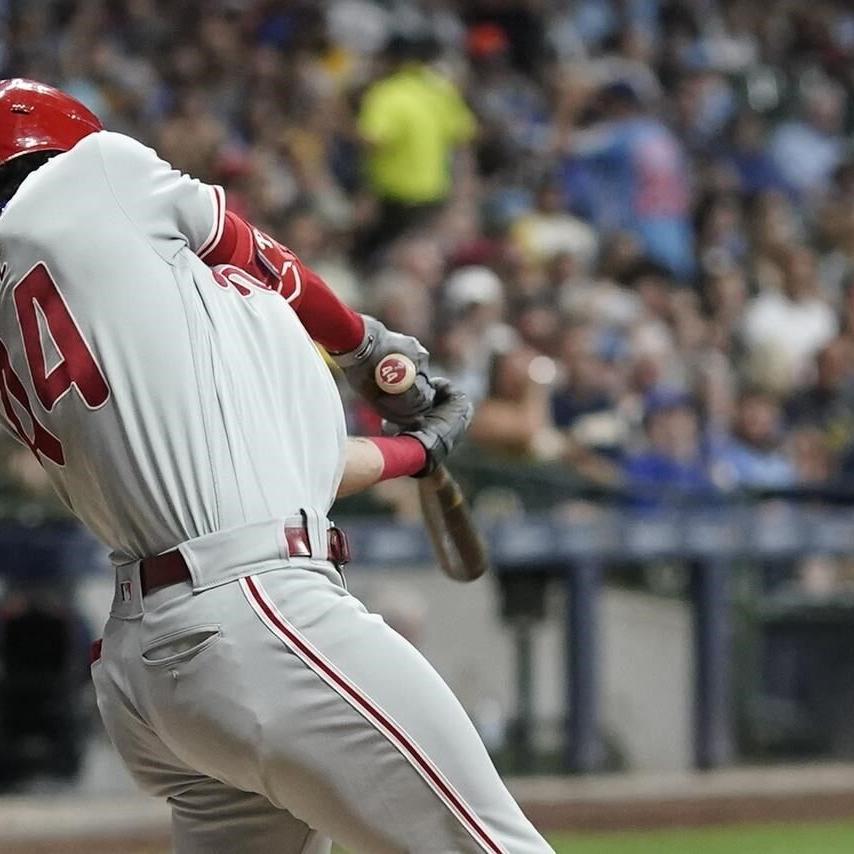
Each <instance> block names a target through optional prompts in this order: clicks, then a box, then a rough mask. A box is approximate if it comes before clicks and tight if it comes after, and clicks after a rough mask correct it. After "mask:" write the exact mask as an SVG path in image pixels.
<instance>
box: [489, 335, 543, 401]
mask: <svg viewBox="0 0 854 854" xmlns="http://www.w3.org/2000/svg"><path fill="white" fill-rule="evenodd" d="M537 357H538V354H537V353H536V352H535V351H534V350H531V349H530V348H528V347H516V348H515V349H513V350H510V351H509V352H507V353H501V354H498V355H496V356H495V358H494V361H493V366H492V387H491V389H490V394H491V396H493V397H498V398H501V399H502V400H522V399H523V398H525V396H526V394H527V393H528V391H529V390H530V389H531V387H532V386H533V385H535V382H534V380H533V379H532V377H531V363H532V362H533V361H534V360H535V359H536V358H537Z"/></svg>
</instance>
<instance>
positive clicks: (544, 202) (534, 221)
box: [512, 175, 596, 270]
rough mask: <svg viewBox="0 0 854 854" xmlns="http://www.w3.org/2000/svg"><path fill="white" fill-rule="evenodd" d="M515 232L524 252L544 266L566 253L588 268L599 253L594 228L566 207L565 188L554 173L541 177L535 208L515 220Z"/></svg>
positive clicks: (517, 241) (580, 265) (581, 266)
mask: <svg viewBox="0 0 854 854" xmlns="http://www.w3.org/2000/svg"><path fill="white" fill-rule="evenodd" d="M512 235H513V240H514V242H515V243H516V245H517V246H518V247H519V249H520V250H521V251H522V253H523V254H524V255H526V256H527V257H528V258H529V259H530V260H532V261H534V262H535V263H537V264H539V265H541V266H545V265H547V264H549V263H550V262H551V261H553V260H554V258H555V257H556V256H558V255H560V254H565V255H569V256H571V257H572V258H573V260H574V261H575V262H576V263H577V265H578V267H580V268H581V269H583V270H586V269H589V268H590V266H591V265H592V263H593V261H594V259H595V256H596V234H595V232H594V231H593V229H592V228H591V227H590V226H589V225H588V224H587V223H585V222H584V221H582V220H580V219H579V218H578V217H575V216H572V215H571V214H570V213H569V212H568V211H567V209H566V203H565V200H564V198H563V188H562V186H561V185H560V183H559V182H558V181H557V180H556V179H555V178H554V177H553V176H552V175H548V176H546V177H545V178H543V179H542V180H541V182H540V185H539V187H538V188H537V195H536V199H535V202H534V207H533V209H532V210H530V211H529V212H528V213H525V214H523V215H522V216H520V217H519V218H518V219H517V220H516V221H515V222H514V223H513V229H512Z"/></svg>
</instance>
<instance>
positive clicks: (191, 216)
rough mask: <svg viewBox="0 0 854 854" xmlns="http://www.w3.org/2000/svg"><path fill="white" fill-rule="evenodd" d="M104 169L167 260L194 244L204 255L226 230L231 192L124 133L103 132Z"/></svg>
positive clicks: (125, 209) (121, 204) (130, 215)
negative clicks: (187, 172) (193, 174)
mask: <svg viewBox="0 0 854 854" xmlns="http://www.w3.org/2000/svg"><path fill="white" fill-rule="evenodd" d="M98 137H99V147H100V152H101V158H102V161H103V164H104V173H105V175H106V179H107V182H108V184H109V185H110V189H111V191H112V193H113V196H114V198H115V200H116V203H117V204H118V206H119V207H120V208H121V209H122V211H123V212H124V213H125V215H126V216H127V217H128V219H129V220H130V221H131V222H132V223H133V224H134V225H135V226H136V227H137V229H138V230H139V231H140V232H141V233H142V236H143V237H144V238H145V239H146V240H147V242H148V243H149V244H150V245H151V246H152V247H153V248H154V249H155V250H156V251H157V252H158V253H159V254H160V255H161V256H162V257H163V258H165V259H166V260H167V261H171V260H172V258H174V256H175V254H176V253H177V252H178V251H179V250H180V249H181V248H182V247H183V246H188V247H189V248H190V250H191V251H193V252H194V253H195V254H196V255H199V256H200V257H202V258H204V256H205V254H206V253H207V252H208V251H210V249H211V248H212V247H213V246H215V245H216V244H217V242H218V240H219V238H220V236H221V235H222V229H223V223H224V217H225V194H224V192H223V189H222V187H220V186H217V185H211V184H205V183H204V182H202V181H199V180H198V179H196V178H191V177H190V176H189V175H185V174H184V173H183V172H180V171H179V170H177V169H174V168H173V167H172V166H171V165H170V164H168V163H167V162H166V161H165V160H162V159H161V158H160V157H158V156H157V153H156V152H155V151H154V150H153V149H151V148H148V147H147V146H145V145H143V144H142V143H140V142H137V141H136V140H135V139H131V137H129V136H124V135H123V134H117V133H110V132H108V131H102V132H101V133H99V134H98Z"/></svg>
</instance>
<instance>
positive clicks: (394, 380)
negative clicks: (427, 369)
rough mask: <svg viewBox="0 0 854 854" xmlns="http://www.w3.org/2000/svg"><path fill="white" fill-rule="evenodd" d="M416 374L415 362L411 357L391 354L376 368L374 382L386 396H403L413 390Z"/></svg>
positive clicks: (383, 358) (381, 360)
mask: <svg viewBox="0 0 854 854" xmlns="http://www.w3.org/2000/svg"><path fill="white" fill-rule="evenodd" d="M416 374H417V371H416V369H415V362H413V361H412V359H410V358H409V356H404V355H403V353H389V354H388V355H387V356H383V357H382V359H380V361H379V362H378V363H377V366H376V367H375V368H374V381H375V382H376V384H377V386H378V387H379V388H381V389H382V390H383V391H384V392H385V393H386V394H403V393H404V392H407V391H409V389H410V388H412V385H413V383H414V382H415V377H416Z"/></svg>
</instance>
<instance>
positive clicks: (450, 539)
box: [374, 353, 489, 581]
mask: <svg viewBox="0 0 854 854" xmlns="http://www.w3.org/2000/svg"><path fill="white" fill-rule="evenodd" d="M415 376H416V371H415V365H414V364H413V362H412V360H411V359H410V358H409V357H408V356H404V355H402V354H401V353H392V354H390V355H388V356H386V357H385V358H383V359H382V360H381V361H380V362H379V364H378V365H377V367H376V369H375V371H374V377H375V379H376V382H377V385H378V386H379V387H380V388H381V389H382V390H383V391H384V392H387V393H388V394H403V393H404V392H405V391H407V390H408V389H409V388H411V387H412V384H413V383H414V382H415ZM418 498H419V501H420V503H421V512H422V514H423V515H424V523H425V525H426V527H427V533H428V534H429V536H430V541H431V543H432V544H433V549H434V551H435V552H436V558H437V559H438V561H439V566H440V567H441V568H442V571H443V572H444V573H445V575H447V576H448V577H449V578H453V579H454V580H455V581H474V580H475V579H477V578H480V576H481V575H483V573H484V572H486V570H487V568H488V566H489V555H488V552H487V548H486V543H485V542H484V539H483V537H482V536H481V534H480V531H478V529H477V526H476V525H475V523H474V520H473V519H472V516H471V511H470V509H469V506H468V502H467V501H466V499H465V496H464V495H463V492H462V490H461V489H460V485H459V484H458V483H457V481H456V480H455V479H454V477H453V476H452V475H451V473H450V472H449V471H448V469H447V468H446V467H445V466H444V465H440V466H439V467H438V468H437V469H436V471H434V472H432V473H431V474H428V475H427V476H426V477H422V478H419V479H418Z"/></svg>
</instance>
